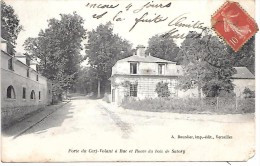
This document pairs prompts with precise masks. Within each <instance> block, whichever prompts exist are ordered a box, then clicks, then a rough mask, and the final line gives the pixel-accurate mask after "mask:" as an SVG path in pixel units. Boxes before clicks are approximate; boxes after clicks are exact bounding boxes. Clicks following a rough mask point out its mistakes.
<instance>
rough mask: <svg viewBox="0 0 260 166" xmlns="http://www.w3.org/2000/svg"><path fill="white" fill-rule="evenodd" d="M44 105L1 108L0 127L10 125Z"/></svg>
mask: <svg viewBox="0 0 260 166" xmlns="http://www.w3.org/2000/svg"><path fill="white" fill-rule="evenodd" d="M44 107H45V105H31V106H19V107H5V108H1V117H2V119H1V120H2V128H6V127H8V126H10V125H11V124H13V123H14V122H16V121H18V120H20V119H22V118H24V117H25V116H26V115H27V114H30V113H33V112H36V111H37V110H39V109H42V108H44Z"/></svg>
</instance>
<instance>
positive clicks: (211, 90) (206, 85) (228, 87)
mask: <svg viewBox="0 0 260 166" xmlns="http://www.w3.org/2000/svg"><path fill="white" fill-rule="evenodd" d="M193 36H195V37H193ZM228 57H229V55H228V53H227V51H226V46H225V45H224V44H223V43H221V42H220V41H219V40H218V38H217V37H213V36H210V35H205V36H203V37H202V36H201V35H197V33H196V32H190V33H189V34H188V36H187V38H186V39H185V40H184V41H183V43H182V44H181V50H180V53H179V57H178V58H179V59H181V64H182V66H183V73H184V75H183V77H181V79H180V85H179V87H180V88H182V89H189V88H191V87H197V88H198V94H199V98H201V91H202V90H203V92H204V94H205V95H206V96H211V97H213V96H218V95H219V94H220V92H221V91H225V92H231V91H232V90H233V84H232V82H231V80H230V78H231V76H232V75H233V74H234V73H235V70H234V68H233V67H232V65H231V63H230V58H228Z"/></svg>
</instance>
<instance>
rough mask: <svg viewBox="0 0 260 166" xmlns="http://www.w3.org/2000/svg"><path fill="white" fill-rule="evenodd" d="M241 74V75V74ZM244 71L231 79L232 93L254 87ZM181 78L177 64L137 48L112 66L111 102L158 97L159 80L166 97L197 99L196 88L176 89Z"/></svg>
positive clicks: (239, 70)
mask: <svg viewBox="0 0 260 166" xmlns="http://www.w3.org/2000/svg"><path fill="white" fill-rule="evenodd" d="M245 71H246V72H245ZM242 72H245V73H244V74H242ZM248 72H249V71H248V69H247V68H245V67H239V68H238V73H237V74H236V75H234V77H233V78H232V79H233V82H234V84H235V92H236V93H237V91H238V89H239V90H241V89H244V88H245V87H246V86H249V84H250V87H249V88H251V89H252V88H253V87H254V77H253V74H252V73H251V74H249V73H250V72H249V73H248ZM181 75H182V66H181V65H177V64H176V62H171V61H168V60H164V59H160V58H157V57H153V56H151V55H146V54H145V47H144V46H140V45H139V46H138V47H137V50H136V54H134V55H133V56H130V57H127V58H124V59H121V60H118V61H117V62H116V64H115V65H114V66H113V67H112V75H111V78H110V81H111V101H112V102H115V103H118V104H120V103H121V102H122V101H123V100H124V99H125V97H126V96H131V97H135V98H138V99H145V98H156V97H158V95H157V93H156V92H155V89H156V85H157V83H158V82H161V81H163V82H165V83H168V89H169V91H170V97H180V98H188V97H198V95H199V94H198V90H197V88H196V87H194V88H192V89H189V90H187V91H183V90H179V89H177V88H176V85H177V83H178V78H179V77H180V76H181ZM248 75H250V76H248ZM247 76H248V77H250V79H248V78H247ZM236 84H237V85H236ZM253 89H254V88H253Z"/></svg>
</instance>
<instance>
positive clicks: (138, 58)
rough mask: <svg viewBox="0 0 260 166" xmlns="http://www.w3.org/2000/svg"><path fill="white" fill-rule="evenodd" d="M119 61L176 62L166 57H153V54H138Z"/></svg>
mask: <svg viewBox="0 0 260 166" xmlns="http://www.w3.org/2000/svg"><path fill="white" fill-rule="evenodd" d="M119 62H154V63H176V62H172V61H168V60H164V59H160V58H157V57H153V56H151V55H147V56H138V55H133V56H130V57H127V58H124V59H121V60H119Z"/></svg>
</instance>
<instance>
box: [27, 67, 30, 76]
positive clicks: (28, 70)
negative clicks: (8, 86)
mask: <svg viewBox="0 0 260 166" xmlns="http://www.w3.org/2000/svg"><path fill="white" fill-rule="evenodd" d="M27 77H30V69H27Z"/></svg>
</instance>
